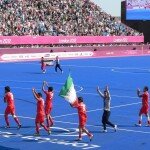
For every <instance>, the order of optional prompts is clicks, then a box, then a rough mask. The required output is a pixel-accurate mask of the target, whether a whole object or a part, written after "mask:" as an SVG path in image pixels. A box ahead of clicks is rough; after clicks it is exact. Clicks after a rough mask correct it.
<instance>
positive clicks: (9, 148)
mask: <svg viewBox="0 0 150 150" xmlns="http://www.w3.org/2000/svg"><path fill="white" fill-rule="evenodd" d="M0 150H20V149H16V148H11V147H4V146H0Z"/></svg>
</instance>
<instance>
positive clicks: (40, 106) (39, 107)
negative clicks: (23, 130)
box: [32, 88, 50, 136]
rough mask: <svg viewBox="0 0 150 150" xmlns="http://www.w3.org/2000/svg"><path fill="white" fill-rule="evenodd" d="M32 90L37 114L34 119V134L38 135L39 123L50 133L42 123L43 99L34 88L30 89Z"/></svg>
mask: <svg viewBox="0 0 150 150" xmlns="http://www.w3.org/2000/svg"><path fill="white" fill-rule="evenodd" d="M32 92H33V95H34V97H35V99H36V101H37V114H36V120H35V125H36V133H35V134H34V135H35V136H39V135H40V134H39V128H40V125H41V126H42V127H43V128H44V129H45V130H46V131H47V132H48V134H50V130H49V129H48V128H47V127H46V126H45V124H44V119H45V112H44V100H43V98H42V94H41V93H37V92H36V90H35V89H34V88H33V89H32Z"/></svg>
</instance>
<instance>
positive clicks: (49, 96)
mask: <svg viewBox="0 0 150 150" xmlns="http://www.w3.org/2000/svg"><path fill="white" fill-rule="evenodd" d="M45 85H46V86H47V87H48V90H45ZM42 90H43V92H44V93H45V95H46V101H45V115H46V121H47V127H48V128H49V127H51V126H53V124H54V123H53V119H52V116H51V111H52V100H53V96H54V92H53V87H51V86H50V87H49V86H48V84H47V82H45V81H44V82H43V86H42Z"/></svg>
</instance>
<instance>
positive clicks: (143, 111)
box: [139, 106, 148, 115]
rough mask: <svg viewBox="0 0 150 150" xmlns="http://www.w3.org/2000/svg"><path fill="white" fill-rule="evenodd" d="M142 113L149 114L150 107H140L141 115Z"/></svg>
mask: <svg viewBox="0 0 150 150" xmlns="http://www.w3.org/2000/svg"><path fill="white" fill-rule="evenodd" d="M142 114H145V115H147V114H148V107H145V106H143V107H142V108H141V109H140V112H139V115H142Z"/></svg>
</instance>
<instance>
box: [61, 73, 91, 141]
mask: <svg viewBox="0 0 150 150" xmlns="http://www.w3.org/2000/svg"><path fill="white" fill-rule="evenodd" d="M59 95H60V96H61V97H63V98H65V100H66V101H68V102H69V103H70V105H71V106H72V107H74V108H77V110H78V116H79V126H78V128H79V138H78V139H77V140H78V141H81V140H82V133H83V132H85V133H86V134H87V135H88V136H89V138H90V141H91V140H92V138H93V135H92V134H91V133H90V132H89V131H88V130H87V129H86V128H85V125H86V122H87V114H86V105H85V104H84V103H83V98H82V97H78V98H77V95H76V91H75V88H74V84H73V80H72V78H71V76H70V75H69V76H68V78H67V81H66V83H65V85H64V86H63V87H62V89H61V91H60V93H59Z"/></svg>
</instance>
